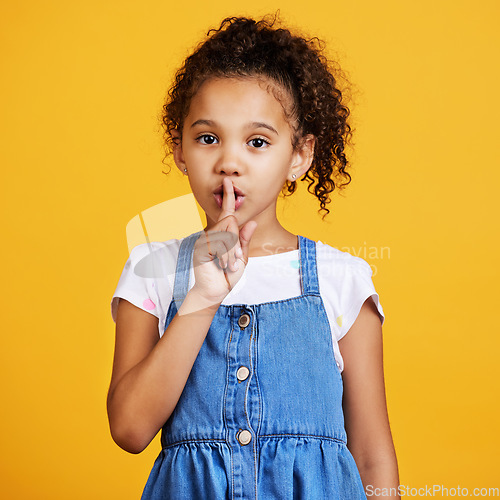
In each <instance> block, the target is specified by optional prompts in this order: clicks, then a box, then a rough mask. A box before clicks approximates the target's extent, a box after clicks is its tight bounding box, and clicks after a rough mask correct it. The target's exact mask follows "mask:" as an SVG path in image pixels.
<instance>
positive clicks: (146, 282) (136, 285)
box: [111, 239, 385, 371]
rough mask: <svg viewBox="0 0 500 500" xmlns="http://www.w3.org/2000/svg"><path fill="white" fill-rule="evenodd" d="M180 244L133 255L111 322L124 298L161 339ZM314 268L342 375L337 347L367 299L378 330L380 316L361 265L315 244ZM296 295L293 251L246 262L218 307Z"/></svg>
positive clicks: (153, 245) (144, 247)
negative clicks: (151, 321)
mask: <svg viewBox="0 0 500 500" xmlns="http://www.w3.org/2000/svg"><path fill="white" fill-rule="evenodd" d="M181 242H182V239H180V240H176V239H172V240H167V241H163V242H157V241H154V242H150V243H143V244H141V245H138V246H136V247H135V248H133V249H132V252H131V253H130V256H129V258H128V260H127V262H126V264H125V267H124V269H123V271H122V274H121V276H120V279H119V281H118V286H117V287H116V290H115V293H114V294H113V298H112V300H111V315H112V317H113V321H115V322H116V310H117V307H118V301H119V299H120V298H124V299H126V300H128V301H129V302H131V303H132V304H134V305H135V306H137V307H139V308H140V309H143V310H144V311H147V312H149V313H151V314H153V315H154V316H156V317H157V318H158V333H159V335H160V337H161V336H162V335H163V332H164V326H165V320H166V316H167V313H168V308H169V306H170V302H171V300H172V294H173V287H174V279H175V268H176V264H177V255H178V253H179V247H180V244H181ZM316 263H317V269H318V282H319V290H320V294H321V297H322V299H323V303H324V305H325V310H326V313H327V316H328V320H329V323H330V328H331V332H332V344H333V350H334V354H335V359H336V361H337V366H338V367H339V370H340V371H342V370H343V369H344V362H343V359H342V356H341V354H340V351H339V346H338V341H339V340H340V339H341V338H342V337H343V336H344V335H345V334H346V333H347V332H348V331H349V329H350V328H351V326H352V325H353V323H354V321H355V320H356V318H357V316H358V314H359V311H360V310H361V306H362V305H363V303H364V302H365V300H366V299H368V298H369V297H372V299H373V301H374V302H375V305H376V306H377V310H378V313H379V316H380V321H381V323H382V325H383V324H384V319H385V316H384V311H383V309H382V306H381V304H380V301H379V296H378V294H377V292H376V291H375V287H374V285H373V281H372V278H371V277H372V270H371V267H370V266H369V264H368V263H367V262H366V261H365V260H363V259H362V258H360V257H355V256H353V255H351V254H350V253H348V252H342V251H340V250H338V249H337V248H334V247H331V246H330V245H327V244H325V243H322V242H321V241H318V242H317V244H316ZM193 285H194V270H193V268H191V271H190V279H189V287H188V288H189V289H190V288H191V287H192V286H193ZM300 294H301V289H300V275H299V250H292V251H289V252H284V253H278V254H270V255H264V256H260V257H250V258H249V259H248V264H247V266H246V268H245V271H244V273H243V275H242V277H241V278H240V280H239V281H238V283H237V284H236V285H235V287H234V288H233V289H232V290H231V292H230V293H229V294H228V295H227V296H226V297H225V299H224V301H223V302H222V304H223V305H231V304H248V305H251V304H261V303H264V302H271V301H275V300H283V299H288V298H291V297H297V296H298V295H300Z"/></svg>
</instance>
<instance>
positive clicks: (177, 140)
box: [171, 129, 187, 175]
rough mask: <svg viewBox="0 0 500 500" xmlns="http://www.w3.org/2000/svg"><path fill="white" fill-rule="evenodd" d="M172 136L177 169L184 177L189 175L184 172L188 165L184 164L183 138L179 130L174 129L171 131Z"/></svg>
mask: <svg viewBox="0 0 500 500" xmlns="http://www.w3.org/2000/svg"><path fill="white" fill-rule="evenodd" d="M171 134H172V143H173V151H172V152H173V156H174V162H175V164H176V165H177V168H178V169H179V170H180V171H181V173H182V174H183V175H187V172H184V169H185V168H186V164H185V162H184V155H183V154H182V137H181V134H180V132H179V131H178V130H177V129H173V130H172V131H171Z"/></svg>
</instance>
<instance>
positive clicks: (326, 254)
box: [316, 241, 372, 278]
mask: <svg viewBox="0 0 500 500" xmlns="http://www.w3.org/2000/svg"><path fill="white" fill-rule="evenodd" d="M316 262H317V265H318V271H319V272H321V273H322V274H325V273H334V274H337V275H339V274H346V273H352V272H354V273H356V272H357V273H361V274H363V275H367V276H368V277H370V278H371V276H372V269H371V267H370V264H368V262H366V260H364V259H362V258H361V257H357V256H356V255H352V254H351V253H349V252H344V251H342V250H339V249H338V248H335V247H333V246H331V245H328V244H327V243H323V242H322V241H317V242H316Z"/></svg>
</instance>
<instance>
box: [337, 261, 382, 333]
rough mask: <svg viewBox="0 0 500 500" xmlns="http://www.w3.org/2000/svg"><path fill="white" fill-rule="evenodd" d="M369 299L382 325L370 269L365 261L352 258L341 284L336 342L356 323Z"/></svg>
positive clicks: (379, 305)
mask: <svg viewBox="0 0 500 500" xmlns="http://www.w3.org/2000/svg"><path fill="white" fill-rule="evenodd" d="M370 297H371V298H372V299H373V301H374V303H375V306H376V307H377V312H378V315H379V317H380V322H381V324H382V325H383V324H384V320H385V315H384V310H383V309H382V305H381V304H380V299H379V295H378V293H377V292H376V290H375V285H374V284H373V280H372V269H371V267H370V265H369V264H368V263H367V262H366V261H365V260H363V259H361V258H359V257H354V258H353V262H352V263H351V265H350V266H348V268H347V270H346V275H345V279H344V280H343V284H342V293H341V295H340V314H339V316H338V317H337V324H338V326H339V327H340V328H339V331H338V337H337V340H340V339H341V338H342V337H343V336H344V335H345V334H346V333H347V332H348V331H349V329H350V328H351V326H352V325H353V324H354V322H355V321H356V318H357V317H358V314H359V311H360V310H361V307H362V306H363V304H364V302H365V301H366V300H367V299H368V298H370Z"/></svg>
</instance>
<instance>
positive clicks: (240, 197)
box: [214, 184, 245, 210]
mask: <svg viewBox="0 0 500 500" xmlns="http://www.w3.org/2000/svg"><path fill="white" fill-rule="evenodd" d="M233 191H234V194H235V195H236V199H235V200H234V210H238V208H240V207H241V205H242V203H243V202H244V201H245V193H243V191H242V190H241V189H240V188H238V187H236V186H235V185H234V184H233ZM223 192H224V186H223V185H222V184H221V185H220V186H219V187H218V188H217V189H215V191H214V198H215V203H217V206H218V207H219V208H222V193H223Z"/></svg>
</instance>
